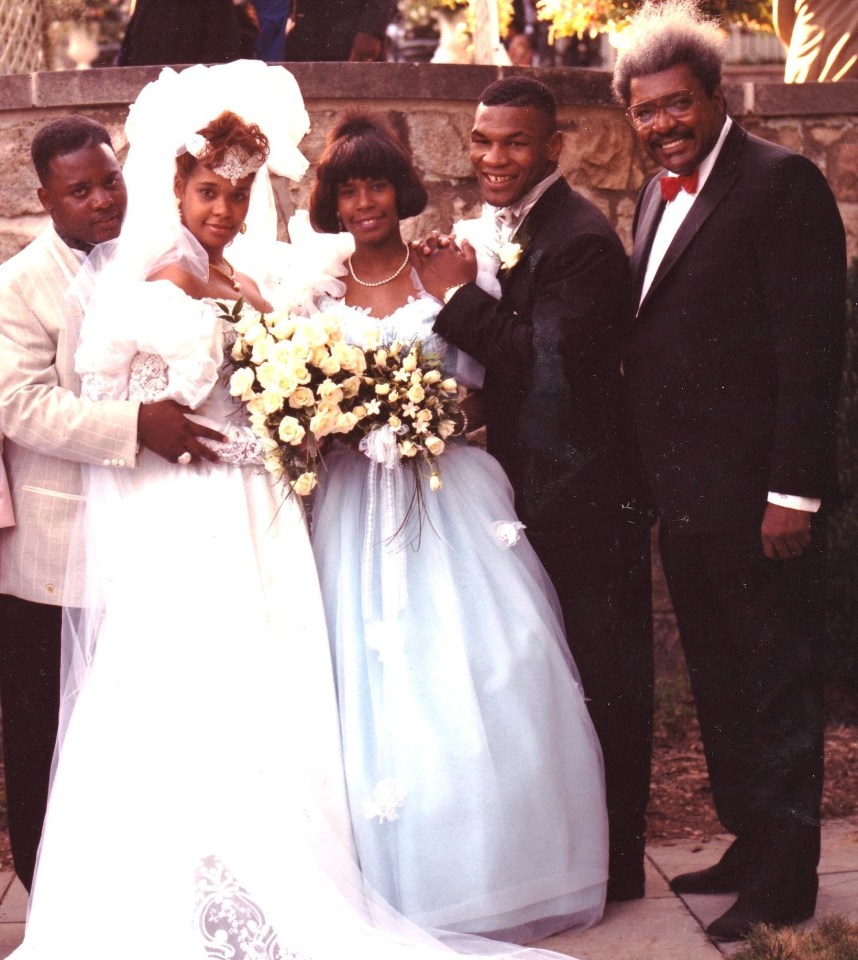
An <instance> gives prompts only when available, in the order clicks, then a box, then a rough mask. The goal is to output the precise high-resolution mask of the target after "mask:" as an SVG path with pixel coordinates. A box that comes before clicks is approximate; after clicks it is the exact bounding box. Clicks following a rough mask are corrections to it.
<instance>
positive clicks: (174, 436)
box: [137, 400, 226, 463]
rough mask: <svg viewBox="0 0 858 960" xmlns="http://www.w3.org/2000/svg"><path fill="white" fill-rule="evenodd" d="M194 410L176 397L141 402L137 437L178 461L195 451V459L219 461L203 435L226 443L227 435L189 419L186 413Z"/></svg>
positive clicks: (192, 456)
mask: <svg viewBox="0 0 858 960" xmlns="http://www.w3.org/2000/svg"><path fill="white" fill-rule="evenodd" d="M190 412H191V410H190V408H189V407H183V406H181V405H180V404H178V403H176V401H175V400H159V401H158V402H157V403H141V404H140V412H139V413H138V415H137V437H138V439H139V440H140V443H142V444H143V446H144V447H148V448H149V449H150V450H151V451H152V452H153V453H157V454H158V456H159V457H163V458H164V459H165V460H169V461H170V462H171V463H176V461H177V460H178V459H179V457H180V456H182V455H183V454H185V453H189V454H190V455H191V460H192V461H193V460H209V461H210V462H211V463H218V462H219V458H218V455H217V453H215V451H214V450H210V449H209V448H208V447H207V446H205V445H204V444H202V443H201V442H200V438H202V437H205V438H206V439H208V440H216V441H218V442H220V443H222V442H224V441H225V440H226V437H224V436H223V434H220V433H218V432H217V430H212V429H211V428H210V427H206V426H203V425H202V424H201V423H195V422H194V421H193V420H189V419H188V418H187V417H186V416H185V414H186V413H190Z"/></svg>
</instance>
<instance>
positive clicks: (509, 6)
mask: <svg viewBox="0 0 858 960" xmlns="http://www.w3.org/2000/svg"><path fill="white" fill-rule="evenodd" d="M497 5H498V22H499V24H500V35H501V36H502V37H505V36H506V35H507V33H508V32H509V25H510V24H511V23H512V18H513V0H497ZM398 7H399V12H400V13H401V14H402V16H403V18H404V19H405V22H406V23H407V24H408V25H409V26H411V27H428V26H430V25H431V24H432V19H433V14H434V13H435V11H437V10H450V11H453V10H461V9H464V8H467V11H468V30H469V32H470V33H473V15H474V14H473V5H472V4H471V3H470V2H469V0H399V3H398Z"/></svg>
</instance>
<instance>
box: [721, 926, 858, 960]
mask: <svg viewBox="0 0 858 960" xmlns="http://www.w3.org/2000/svg"><path fill="white" fill-rule="evenodd" d="M732 960H858V924H855V923H850V922H849V921H848V920H847V919H846V918H845V917H842V916H832V917H825V918H824V919H823V920H821V921H820V923H819V926H818V927H817V928H816V929H815V930H809V931H807V932H806V933H805V932H802V931H800V930H791V929H788V930H772V929H771V928H770V927H758V928H757V929H756V930H754V931H753V932H752V933H751V935H750V936H749V937H748V939H747V941H746V943H745V946H744V947H743V948H742V949H741V950H740V951H739V952H738V953H735V954H733V958H732Z"/></svg>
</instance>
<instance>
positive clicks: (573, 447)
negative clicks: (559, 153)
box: [435, 180, 645, 543]
mask: <svg viewBox="0 0 858 960" xmlns="http://www.w3.org/2000/svg"><path fill="white" fill-rule="evenodd" d="M514 240H515V241H516V242H517V243H519V244H521V246H522V249H523V253H522V256H521V258H520V260H519V262H518V263H517V264H516V265H515V266H514V267H513V268H512V269H511V270H509V271H501V286H502V294H501V298H500V300H496V299H495V298H494V297H492V296H490V295H489V294H487V293H485V292H484V291H483V290H480V289H479V288H478V287H477V286H476V285H474V284H467V285H466V286H465V287H463V288H462V289H461V290H459V291H458V292H457V293H456V294H455V296H453V297H452V299H451V300H450V302H449V303H448V304H447V306H445V307H444V309H443V310H442V311H441V312H440V313H439V315H438V318H437V320H436V322H435V330H436V331H437V332H438V333H440V334H441V335H442V336H444V337H445V338H446V339H448V340H449V341H451V342H452V343H454V344H455V345H456V346H458V347H460V348H462V349H463V350H465V351H466V352H468V353H470V354H471V355H472V356H474V357H475V358H476V359H477V360H479V361H480V363H482V364H484V365H485V367H486V380H485V387H484V398H485V401H486V410H487V435H488V449H489V452H490V453H492V454H493V455H494V456H495V457H497V459H498V460H499V461H500V462H501V464H502V465H503V467H504V469H505V470H506V472H507V474H508V476H509V478H510V480H511V482H512V485H513V488H514V490H515V495H516V508H517V510H518V513H519V516H520V517H521V518H522V520H523V521H524V523H525V524H527V527H528V535H529V536H531V537H532V538H534V539H536V540H540V539H541V540H555V539H557V538H562V539H569V538H570V537H571V538H573V539H576V540H577V539H580V540H584V541H589V542H591V543H592V542H594V541H600V540H602V541H604V540H606V538H612V537H615V536H616V535H617V532H618V529H619V528H621V527H622V526H623V525H626V524H628V523H634V524H637V523H639V522H640V520H641V510H642V505H643V502H644V499H645V498H644V497H643V495H642V486H641V480H640V473H639V471H638V470H637V469H636V461H635V455H634V444H633V443H632V442H631V439H630V436H629V428H628V422H627V418H626V413H625V408H624V395H623V384H622V380H621V376H620V353H619V336H620V324H621V323H622V321H623V319H624V317H625V316H626V315H627V310H628V304H629V289H630V288H629V271H628V262H627V258H626V255H625V252H624V251H623V248H622V246H621V244H620V241H619V239H618V238H617V236H616V234H615V233H614V231H613V229H612V228H611V226H610V224H609V223H608V221H607V220H606V219H605V218H604V217H603V216H602V214H601V213H600V212H599V211H598V210H597V209H596V208H595V207H594V206H593V204H591V203H590V202H589V201H587V200H585V199H584V198H583V197H582V196H581V195H580V194H578V193H575V192H574V191H573V190H572V189H570V187H569V186H568V184H566V182H565V181H563V180H559V181H557V182H556V183H555V184H553V185H552V186H551V187H550V188H549V189H548V190H547V191H546V192H545V194H543V196H542V197H541V198H540V200H539V201H538V203H537V204H536V206H535V207H534V208H533V210H531V212H530V213H529V214H528V216H527V217H526V218H525V220H524V222H523V223H522V225H521V227H520V228H519V230H518V232H517V234H516V236H515V237H514Z"/></svg>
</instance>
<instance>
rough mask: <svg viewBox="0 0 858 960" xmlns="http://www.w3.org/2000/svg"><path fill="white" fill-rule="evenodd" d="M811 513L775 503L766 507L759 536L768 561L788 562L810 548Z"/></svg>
mask: <svg viewBox="0 0 858 960" xmlns="http://www.w3.org/2000/svg"><path fill="white" fill-rule="evenodd" d="M812 516H813V514H812V513H808V512H807V511H806V510H793V509H791V508H790V507H782V506H781V505H780V504H777V503H769V504H767V505H766V512H765V514H764V515H763V525H762V528H761V530H760V535H761V537H762V541H763V552H764V553H765V555H766V556H767V557H768V558H769V560H790V559H792V558H793V557H798V556H801V554H802V553H803V552H804V551H805V549H806V548H807V547H809V546H810V521H811V517H812Z"/></svg>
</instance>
